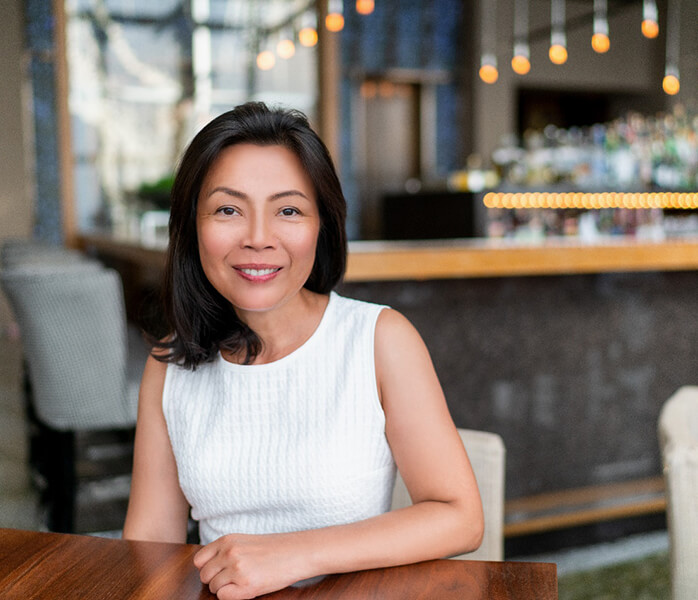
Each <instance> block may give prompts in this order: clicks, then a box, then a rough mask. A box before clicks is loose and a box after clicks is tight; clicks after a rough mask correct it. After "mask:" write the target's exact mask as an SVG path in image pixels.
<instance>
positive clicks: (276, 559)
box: [194, 534, 304, 600]
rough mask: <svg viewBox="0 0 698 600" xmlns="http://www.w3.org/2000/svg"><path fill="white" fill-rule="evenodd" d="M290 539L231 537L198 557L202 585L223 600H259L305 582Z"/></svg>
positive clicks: (195, 562)
mask: <svg viewBox="0 0 698 600" xmlns="http://www.w3.org/2000/svg"><path fill="white" fill-rule="evenodd" d="M289 541H290V540H289V538H288V536H285V535H283V534H279V535H243V534H230V535H225V536H223V537H221V538H218V539H217V540H216V541H214V542H211V543H210V544H208V545H206V546H204V547H203V548H202V549H201V550H199V551H198V552H197V553H196V554H195V555H194V565H195V566H196V568H197V569H199V576H200V578H201V581H202V583H205V584H208V587H209V589H210V590H211V593H213V594H216V596H217V597H218V598H219V600H242V599H247V598H256V597H257V596H260V595H262V594H268V593H270V592H274V591H276V590H280V589H282V588H285V587H287V586H289V585H291V584H292V583H295V582H296V581H298V580H300V579H303V578H304V575H303V574H302V573H301V572H300V564H299V562H300V561H299V560H298V558H297V556H298V553H294V552H292V551H291V548H290V544H289Z"/></svg>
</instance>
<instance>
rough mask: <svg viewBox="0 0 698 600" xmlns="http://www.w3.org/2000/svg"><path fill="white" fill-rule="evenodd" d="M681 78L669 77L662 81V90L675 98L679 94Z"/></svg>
mask: <svg viewBox="0 0 698 600" xmlns="http://www.w3.org/2000/svg"><path fill="white" fill-rule="evenodd" d="M680 87H681V85H680V84H679V78H678V77H676V75H667V76H666V77H664V80H663V81H662V88H663V89H664V91H665V92H666V93H667V94H669V95H670V96H674V95H676V94H678V93H679V88H680Z"/></svg>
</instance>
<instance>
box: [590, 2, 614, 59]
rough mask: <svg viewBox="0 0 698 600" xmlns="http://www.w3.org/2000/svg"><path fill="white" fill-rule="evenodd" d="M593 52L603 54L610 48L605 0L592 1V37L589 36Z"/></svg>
mask: <svg viewBox="0 0 698 600" xmlns="http://www.w3.org/2000/svg"><path fill="white" fill-rule="evenodd" d="M591 47H592V48H593V49H594V52H598V53H599V54H603V53H604V52H608V49H609V48H610V47H611V40H610V39H609V37H608V7H607V5H606V0H594V35H592V36H591Z"/></svg>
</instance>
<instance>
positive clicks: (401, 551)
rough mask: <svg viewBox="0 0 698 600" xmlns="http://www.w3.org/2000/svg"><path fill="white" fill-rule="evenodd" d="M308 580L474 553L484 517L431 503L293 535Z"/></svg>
mask: <svg viewBox="0 0 698 600" xmlns="http://www.w3.org/2000/svg"><path fill="white" fill-rule="evenodd" d="M289 535H290V536H294V537H295V540H294V543H293V544H292V545H293V546H294V547H295V548H296V550H297V551H298V552H299V553H300V557H302V559H303V568H304V569H307V572H305V573H304V578H305V577H313V576H315V575H321V574H327V573H340V572H348V571H357V570H363V569H372V568H379V567H387V566H395V565H401V564H408V563H414V562H419V561H422V560H430V559H434V558H443V557H446V556H453V555H455V554H461V553H464V552H469V551H472V550H475V549H476V548H477V547H478V546H479V545H480V542H481V540H482V515H481V512H480V511H479V507H477V509H473V510H470V511H467V510H464V509H463V508H462V507H459V506H457V505H454V504H452V503H447V502H435V501H427V502H421V503H418V504H416V505H413V506H410V507H407V508H403V509H400V510H396V511H391V512H388V513H385V514H382V515H379V516H377V517H374V518H371V519H367V520H365V521H360V522H357V523H351V524H347V525H339V526H334V527H327V528H322V529H314V530H308V531H303V532H298V533H294V534H289Z"/></svg>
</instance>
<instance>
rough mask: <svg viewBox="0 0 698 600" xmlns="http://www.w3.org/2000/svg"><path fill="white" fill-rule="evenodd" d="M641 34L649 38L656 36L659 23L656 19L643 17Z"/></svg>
mask: <svg viewBox="0 0 698 600" xmlns="http://www.w3.org/2000/svg"><path fill="white" fill-rule="evenodd" d="M642 35H644V36H645V37H646V38H649V39H653V38H656V37H657V36H658V35H659V25H658V24H657V21H652V20H650V19H645V20H644V21H643V22H642Z"/></svg>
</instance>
